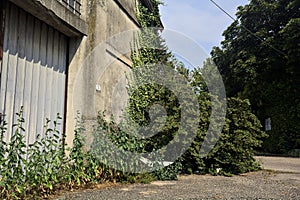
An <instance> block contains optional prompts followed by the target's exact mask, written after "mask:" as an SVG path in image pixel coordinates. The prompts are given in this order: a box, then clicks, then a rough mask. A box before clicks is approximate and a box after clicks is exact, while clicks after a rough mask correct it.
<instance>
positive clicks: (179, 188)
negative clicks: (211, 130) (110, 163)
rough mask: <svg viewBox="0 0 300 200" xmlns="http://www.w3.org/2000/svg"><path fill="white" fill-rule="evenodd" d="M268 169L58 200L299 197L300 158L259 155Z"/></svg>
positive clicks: (87, 192)
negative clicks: (275, 157)
mask: <svg viewBox="0 0 300 200" xmlns="http://www.w3.org/2000/svg"><path fill="white" fill-rule="evenodd" d="M257 159H258V160H260V162H262V163H263V166H264V167H265V168H266V169H271V170H275V171H268V170H264V171H259V172H252V173H247V174H242V175H240V176H233V177H223V176H210V175H190V176H180V178H179V180H178V181H164V182H161V181H155V182H153V183H151V184H133V185H123V186H118V187H114V188H107V189H99V190H85V191H80V192H75V193H67V194H64V195H63V196H61V197H59V198H58V199H59V200H63V199H74V200H79V199H80V200H81V199H82V200H99V199H103V200H106V199H107V200H108V199H109V200H119V199H121V200H134V199H153V200H154V199H155V200H156V199H166V200H171V199H178V200H179V199H185V200H188V199H189V200H192V199H295V200H299V199H300V159H292V161H291V160H290V159H289V158H284V159H282V158H278V162H276V159H275V160H274V158H268V157H257Z"/></svg>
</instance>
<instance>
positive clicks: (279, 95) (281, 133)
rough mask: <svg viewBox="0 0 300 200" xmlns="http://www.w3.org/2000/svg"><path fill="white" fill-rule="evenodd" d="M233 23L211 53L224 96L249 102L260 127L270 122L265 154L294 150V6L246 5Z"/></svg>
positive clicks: (299, 54)
mask: <svg viewBox="0 0 300 200" xmlns="http://www.w3.org/2000/svg"><path fill="white" fill-rule="evenodd" d="M237 18H238V19H237V21H235V22H234V23H232V24H231V25H230V26H229V27H228V28H227V29H226V30H225V31H224V33H223V35H224V37H225V40H224V41H222V43H221V44H222V47H221V48H219V47H215V48H214V49H213V51H212V57H213V60H214V61H215V62H216V64H217V66H218V68H219V70H220V72H221V74H222V77H223V80H224V83H225V86H226V90H227V96H229V97H240V98H242V99H249V100H250V102H251V105H252V108H253V110H254V113H255V114H256V115H257V116H258V117H259V119H260V120H261V122H263V123H264V120H265V119H267V118H271V120H272V130H271V131H268V134H269V135H270V137H269V138H267V139H265V142H264V144H263V149H264V150H265V151H269V152H273V153H286V152H287V151H289V150H292V149H299V148H300V143H299V141H300V140H299V138H300V134H299V133H300V123H299V121H300V115H299V113H300V110H299V108H300V106H299V103H300V99H299V94H300V92H299V85H300V82H299V75H300V70H299V69H300V68H299V67H298V65H299V62H300V60H299V59H300V51H299V43H300V37H299V36H300V35H299V19H300V14H299V1H298V0H292V1H286V0H279V1H267V0H255V1H254V0H252V1H250V3H249V4H248V5H245V6H243V7H239V11H238V13H237ZM249 32H251V33H249ZM254 35H255V36H254Z"/></svg>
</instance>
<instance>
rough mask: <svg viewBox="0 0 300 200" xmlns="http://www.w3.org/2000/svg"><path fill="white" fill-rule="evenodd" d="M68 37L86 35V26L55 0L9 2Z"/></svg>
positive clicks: (12, 0) (16, 0)
mask: <svg viewBox="0 0 300 200" xmlns="http://www.w3.org/2000/svg"><path fill="white" fill-rule="evenodd" d="M10 1H11V2H13V3H14V4H16V5H17V6H19V7H21V8H23V9H24V10H26V11H27V12H29V13H31V14H32V15H34V16H35V17H37V18H39V19H40V20H42V21H44V22H45V23H47V24H49V25H50V26H53V27H54V28H56V29H57V30H59V31H60V32H62V33H64V34H65V35H67V36H69V37H79V36H82V35H87V30H88V28H87V27H88V26H87V24H86V22H85V21H83V20H82V19H81V18H80V17H79V16H77V15H75V14H74V13H72V12H71V11H70V10H69V9H68V8H66V7H65V6H64V5H62V4H61V3H59V2H58V1H57V0H10Z"/></svg>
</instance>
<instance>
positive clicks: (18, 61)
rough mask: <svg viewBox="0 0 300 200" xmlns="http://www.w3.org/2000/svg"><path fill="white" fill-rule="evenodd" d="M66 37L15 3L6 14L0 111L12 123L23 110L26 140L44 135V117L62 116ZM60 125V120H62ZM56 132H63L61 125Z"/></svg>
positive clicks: (7, 137)
mask: <svg viewBox="0 0 300 200" xmlns="http://www.w3.org/2000/svg"><path fill="white" fill-rule="evenodd" d="M67 39H68V38H67V37H66V36H65V35H63V34H62V33H60V32H58V31H57V30H55V29H54V28H52V27H50V26H49V25H47V24H45V23H44V22H42V21H40V20H39V19H37V18H35V17H33V16H32V15H30V14H28V13H27V12H25V11H23V10H22V9H20V8H18V7H17V6H15V5H14V4H10V5H9V7H8V12H7V15H6V23H5V34H4V45H3V60H2V71H1V88H0V112H2V113H4V114H5V120H6V121H7V122H8V124H9V126H8V132H7V135H6V139H7V140H8V139H9V138H10V137H11V134H13V130H12V124H14V123H16V115H15V113H16V112H18V111H19V110H20V108H21V106H23V107H24V118H25V121H26V123H25V124H24V128H25V129H26V141H27V144H30V143H32V142H33V141H34V140H35V138H36V136H37V134H40V135H42V136H43V134H44V131H45V130H44V125H45V123H46V118H48V119H51V120H54V119H55V117H56V114H57V113H60V115H61V116H64V106H65V105H64V104H65V81H66V67H67V60H66V57H67ZM61 122H63V121H61ZM58 128H59V130H60V131H62V130H63V125H62V124H61V125H60V126H59V127H58Z"/></svg>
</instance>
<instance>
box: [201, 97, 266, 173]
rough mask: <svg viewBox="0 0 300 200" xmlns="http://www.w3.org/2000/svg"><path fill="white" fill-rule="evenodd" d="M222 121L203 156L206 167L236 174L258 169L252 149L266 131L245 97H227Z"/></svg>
mask: <svg viewBox="0 0 300 200" xmlns="http://www.w3.org/2000/svg"><path fill="white" fill-rule="evenodd" d="M227 103H228V109H227V116H226V123H225V125H224V128H223V131H222V134H221V137H220V138H219V141H218V142H217V144H216V146H215V148H214V149H213V150H212V151H211V152H210V153H209V155H208V156H207V157H206V158H204V163H205V165H206V169H209V170H211V171H215V170H216V169H217V168H220V170H221V171H220V172H219V173H225V174H231V173H232V174H240V173H245V172H249V171H253V170H257V169H259V165H258V163H257V162H256V161H255V159H254V157H253V156H254V149H255V148H258V147H260V146H261V144H262V139H263V138H264V137H266V134H265V133H264V132H263V131H261V124H260V122H259V120H258V119H257V117H256V116H255V115H254V114H253V113H252V112H251V108H250V103H249V101H247V100H241V99H237V98H229V99H228V100H227Z"/></svg>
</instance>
